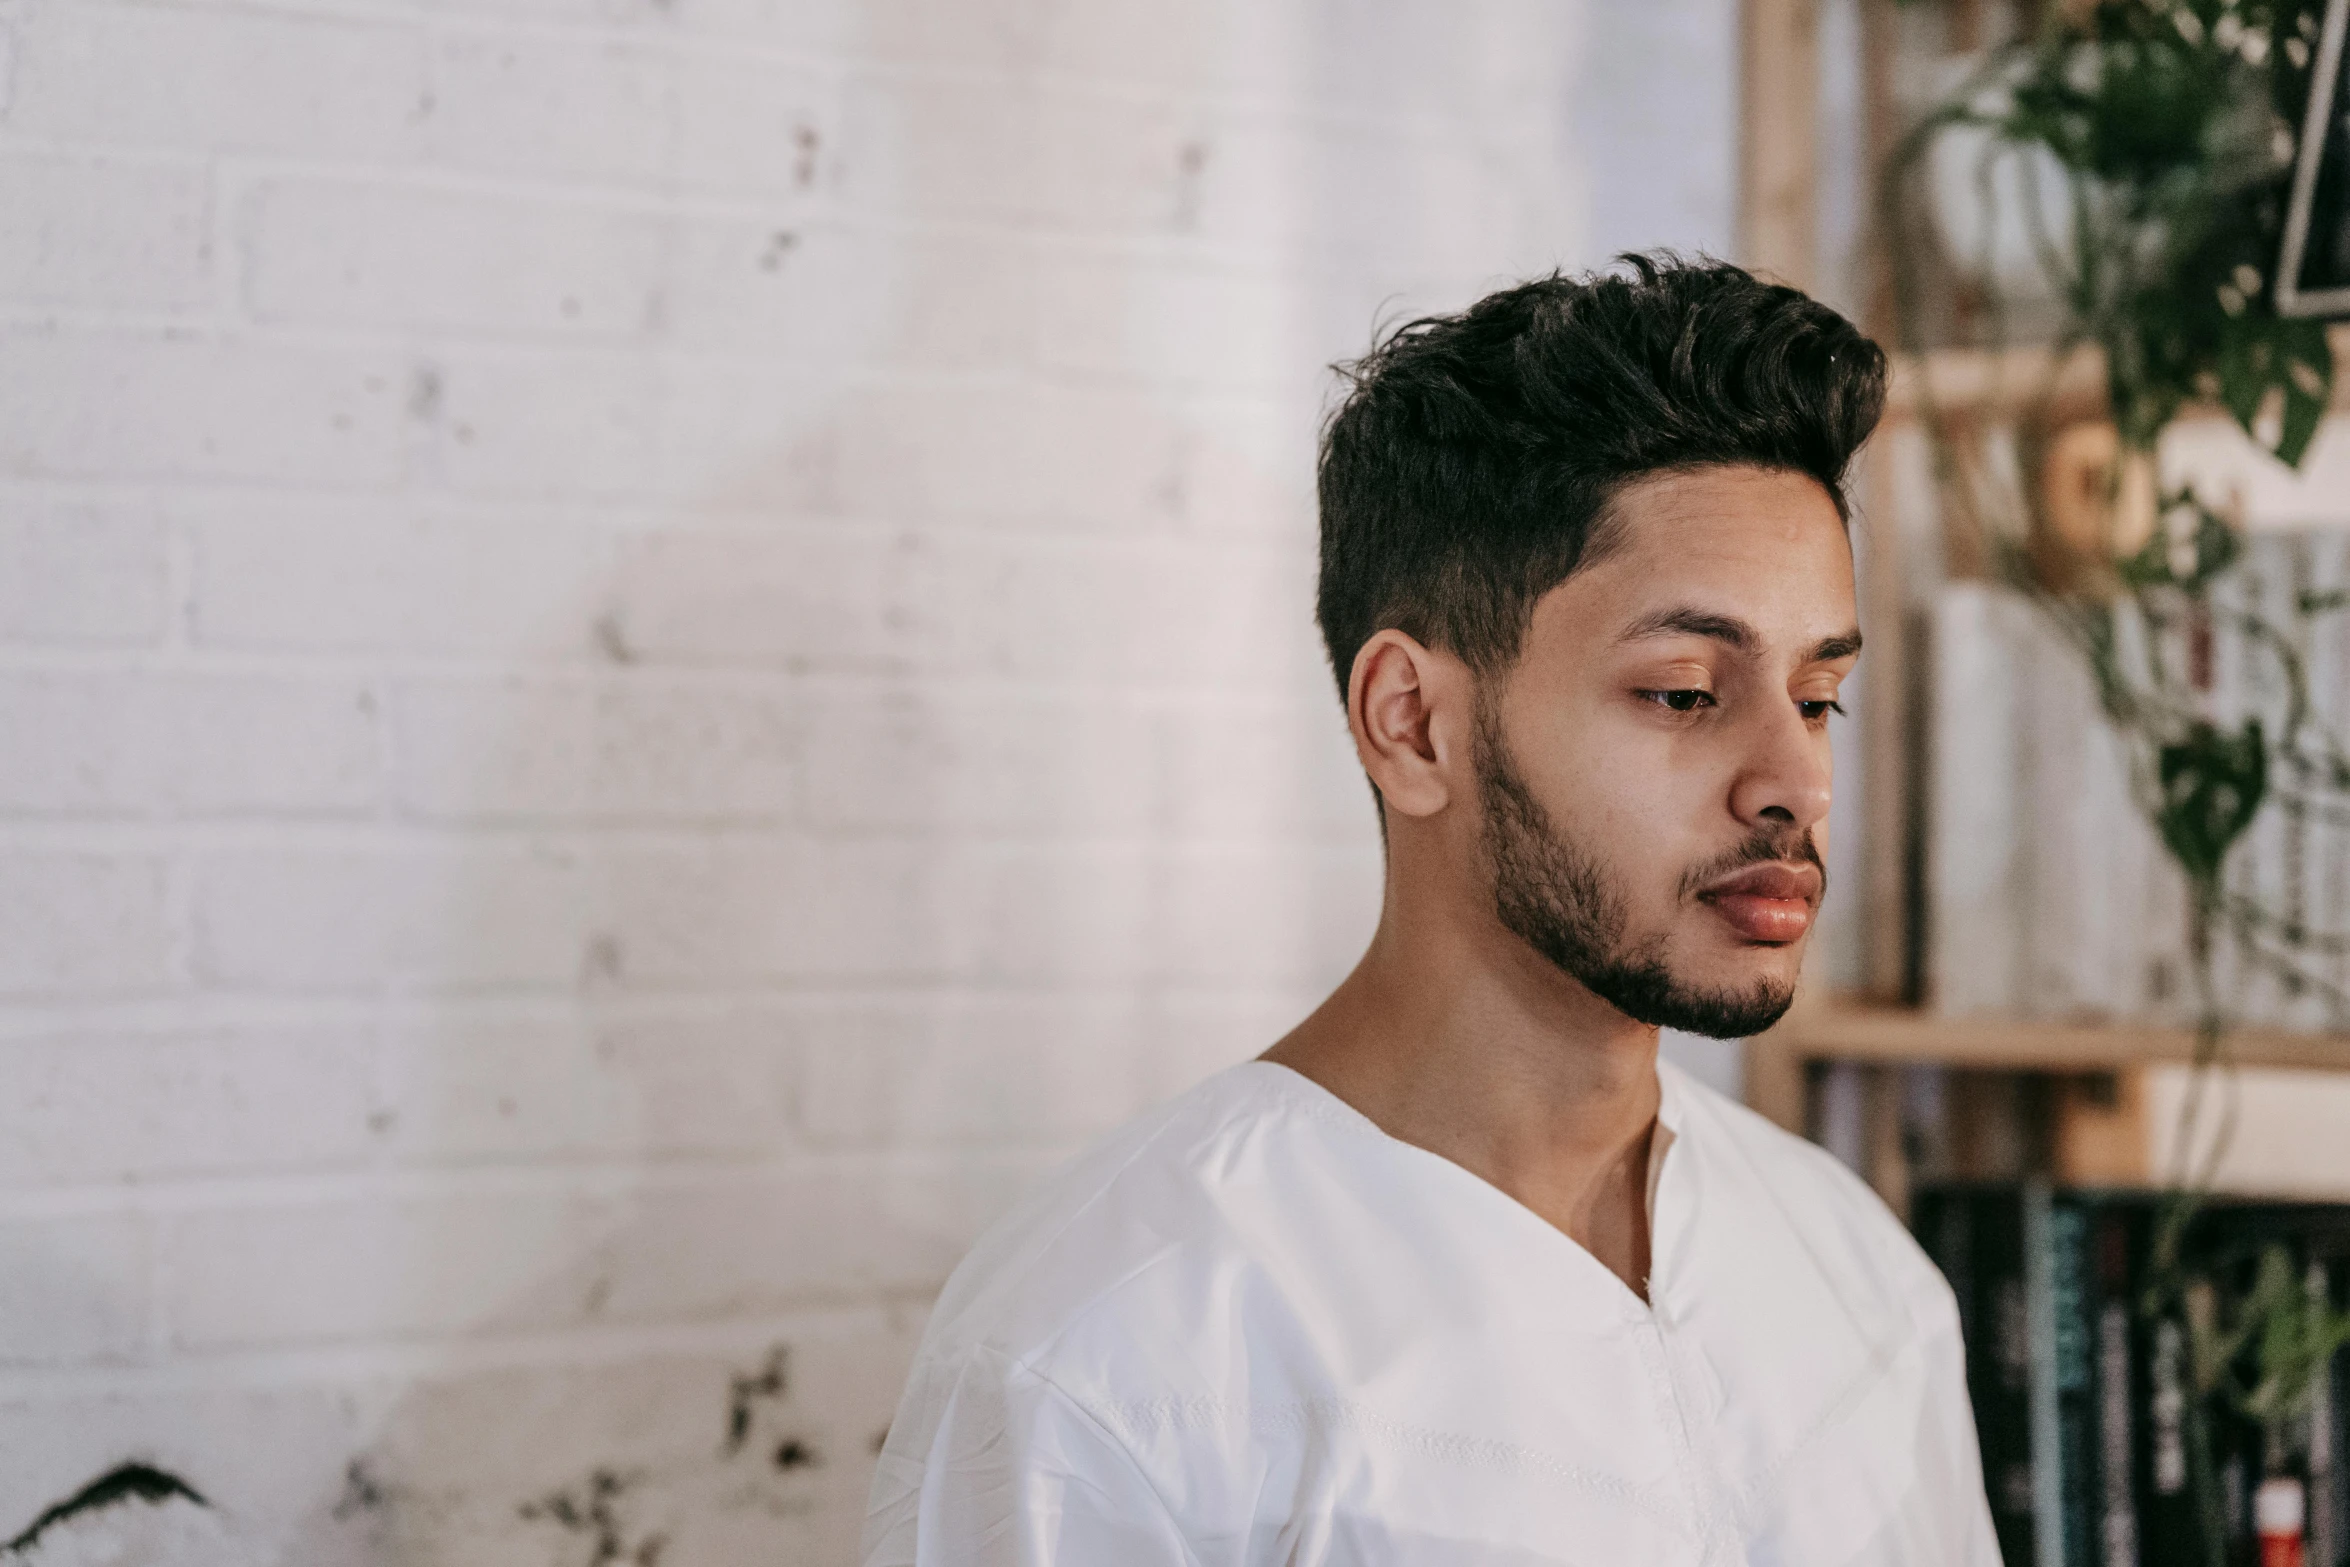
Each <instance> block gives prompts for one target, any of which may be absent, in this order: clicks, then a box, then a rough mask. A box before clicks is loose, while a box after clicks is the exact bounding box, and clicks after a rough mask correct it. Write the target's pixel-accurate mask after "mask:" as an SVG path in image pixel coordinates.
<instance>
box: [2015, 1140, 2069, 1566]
mask: <svg viewBox="0 0 2350 1567" xmlns="http://www.w3.org/2000/svg"><path fill="white" fill-rule="evenodd" d="M2023 1206H2024V1312H2025V1318H2024V1326H2025V1333H2026V1335H2027V1339H2026V1343H2027V1348H2026V1351H2025V1353H2026V1355H2027V1357H2028V1361H2029V1365H2030V1372H2029V1378H2028V1389H2029V1391H2028V1394H2027V1415H2026V1435H2025V1439H2024V1451H2025V1454H2026V1455H2027V1456H2026V1459H2025V1464H2026V1467H2027V1470H2028V1472H2029V1474H2030V1476H2031V1499H2032V1555H2031V1557H2030V1560H2031V1561H2032V1562H2033V1563H2034V1564H2035V1567H2064V1556H2065V1551H2064V1547H2065V1538H2064V1534H2065V1530H2064V1522H2065V1517H2064V1513H2065V1506H2064V1504H2065V1484H2064V1396H2063V1389H2062V1387H2061V1386H2060V1383H2059V1377H2058V1370H2057V1354H2058V1351H2057V1309H2056V1272H2057V1262H2056V1223H2055V1220H2056V1213H2055V1204H2054V1200H2053V1198H2052V1196H2051V1194H2050V1192H2049V1190H2048V1185H2047V1183H2046V1182H2045V1181H2030V1182H2027V1183H2025V1186H2024V1201H2023ZM2012 1559H2013V1558H2011V1560H2012Z"/></svg>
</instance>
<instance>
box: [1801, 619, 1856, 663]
mask: <svg viewBox="0 0 2350 1567" xmlns="http://www.w3.org/2000/svg"><path fill="white" fill-rule="evenodd" d="M1859 651H1860V631H1859V628H1857V627H1855V628H1854V629H1853V630H1850V631H1847V632H1845V633H1844V634H1842V635H1841V636H1833V637H1828V638H1826V639H1824V640H1822V641H1821V642H1820V643H1819V644H1818V645H1817V646H1815V647H1813V649H1812V650H1811V657H1809V658H1807V659H1805V660H1804V662H1805V663H1807V664H1832V663H1834V662H1835V661H1836V660H1837V659H1840V658H1850V657H1852V656H1853V655H1854V654H1856V653H1858V652H1859Z"/></svg>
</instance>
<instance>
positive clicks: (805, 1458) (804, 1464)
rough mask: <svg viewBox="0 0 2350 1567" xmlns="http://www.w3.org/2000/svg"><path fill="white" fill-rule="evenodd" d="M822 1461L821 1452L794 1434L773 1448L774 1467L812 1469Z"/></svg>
mask: <svg viewBox="0 0 2350 1567" xmlns="http://www.w3.org/2000/svg"><path fill="white" fill-rule="evenodd" d="M823 1462H824V1455H823V1454H822V1453H819V1452H818V1451H816V1449H815V1448H813V1447H811V1446H810V1445H808V1444H807V1443H806V1442H803V1441H801V1440H800V1439H799V1438H798V1437H796V1436H795V1437H790V1438H787V1439H786V1440H785V1441H784V1443H783V1445H782V1446H780V1447H778V1448H776V1450H775V1467H776V1468H778V1469H813V1468H815V1467H816V1466H817V1465H819V1464H821V1463H823Z"/></svg>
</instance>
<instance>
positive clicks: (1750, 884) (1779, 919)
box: [1697, 861, 1820, 942]
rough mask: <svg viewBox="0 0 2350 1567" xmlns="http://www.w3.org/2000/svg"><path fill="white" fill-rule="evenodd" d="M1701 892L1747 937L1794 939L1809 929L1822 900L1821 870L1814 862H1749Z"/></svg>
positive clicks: (1708, 902)
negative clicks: (1746, 865) (1812, 863)
mask: <svg viewBox="0 0 2350 1567" xmlns="http://www.w3.org/2000/svg"><path fill="white" fill-rule="evenodd" d="M1697 896H1698V899H1699V901H1700V902H1703V903H1705V904H1707V905H1709V906H1711V907H1712V909H1713V910H1714V912H1715V913H1717V914H1719V915H1721V917H1722V918H1723V919H1724V920H1727V921H1728V922H1729V925H1730V928H1731V929H1732V930H1735V931H1736V932H1738V934H1739V935H1741V936H1743V937H1745V938H1746V939H1747V940H1748V941H1767V942H1789V941H1794V940H1796V939H1797V938H1798V937H1800V936H1801V935H1802V934H1803V933H1804V932H1805V931H1807V930H1809V929H1811V920H1812V913H1813V911H1814V910H1815V909H1817V908H1818V907H1819V901H1820V871H1819V867H1818V866H1816V865H1789V864H1786V863H1783V862H1776V861H1774V862H1771V863H1767V864H1762V865H1750V866H1748V867H1747V868H1746V869H1745V870H1742V871H1740V872H1738V873H1737V874H1736V875H1733V876H1725V877H1723V878H1722V879H1721V880H1720V881H1717V882H1715V883H1714V884H1713V885H1712V886H1710V887H1707V888H1706V889H1705V890H1704V891H1703V892H1700V893H1699V894H1698V895H1697Z"/></svg>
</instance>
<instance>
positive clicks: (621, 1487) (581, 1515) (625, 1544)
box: [518, 1469, 669, 1567]
mask: <svg viewBox="0 0 2350 1567" xmlns="http://www.w3.org/2000/svg"><path fill="white" fill-rule="evenodd" d="M635 1484H636V1477H635V1476H633V1475H625V1474H622V1473H620V1472H619V1471H617V1470H612V1469H598V1470H595V1471H594V1472H592V1473H591V1474H589V1475H588V1477H587V1478H586V1479H585V1480H583V1481H581V1482H580V1483H579V1484H577V1485H573V1486H566V1487H565V1488H564V1489H562V1490H560V1491H557V1492H555V1493H554V1494H553V1495H551V1496H544V1497H541V1498H540V1499H539V1500H537V1501H535V1502H524V1503H523V1504H522V1506H521V1508H520V1509H518V1510H519V1511H520V1513H521V1515H522V1517H523V1518H524V1519H526V1520H527V1521H529V1522H532V1523H552V1524H554V1525H555V1526H556V1527H558V1528H560V1529H562V1530H563V1531H564V1532H566V1533H568V1534H571V1535H575V1536H578V1537H579V1538H581V1539H583V1540H586V1541H588V1542H589V1543H590V1544H592V1546H593V1547H594V1552H595V1554H594V1555H592V1556H590V1557H589V1558H588V1567H613V1564H615V1563H623V1564H626V1567H658V1563H659V1562H660V1560H661V1553H662V1552H663V1551H664V1550H666V1549H668V1547H669V1537H668V1536H667V1535H665V1534H662V1533H660V1532H659V1531H657V1530H656V1531H654V1532H651V1533H648V1534H645V1535H642V1536H640V1537H638V1538H636V1539H633V1540H632V1539H631V1538H630V1537H629V1535H630V1530H629V1526H628V1521H627V1520H626V1519H625V1518H624V1517H623V1516H622V1515H621V1502H622V1499H623V1498H624V1497H625V1496H626V1495H627V1493H628V1491H629V1489H630V1488H631V1487H632V1486H633V1485H635Z"/></svg>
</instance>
